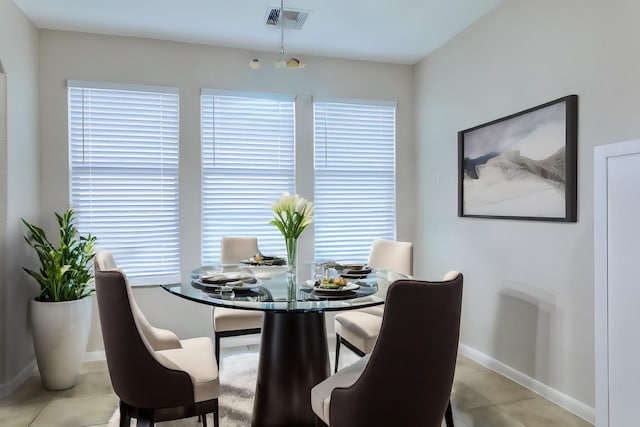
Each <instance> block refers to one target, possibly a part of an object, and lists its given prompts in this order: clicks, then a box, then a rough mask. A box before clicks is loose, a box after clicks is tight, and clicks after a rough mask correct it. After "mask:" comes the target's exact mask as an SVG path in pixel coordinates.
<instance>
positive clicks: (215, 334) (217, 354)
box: [213, 331, 220, 365]
mask: <svg viewBox="0 0 640 427" xmlns="http://www.w3.org/2000/svg"><path fill="white" fill-rule="evenodd" d="M213 335H214V336H215V337H216V363H217V364H218V365H219V364H220V336H219V335H218V334H217V333H216V332H215V331H213Z"/></svg>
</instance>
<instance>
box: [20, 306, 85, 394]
mask: <svg viewBox="0 0 640 427" xmlns="http://www.w3.org/2000/svg"><path fill="white" fill-rule="evenodd" d="M91 308H92V301H91V298H90V297H87V298H82V299H80V300H76V301H64V302H40V301H35V300H32V301H31V323H32V326H33V346H34V348H35V351H36V360H37V362H38V370H39V371H40V376H41V378H42V384H43V385H44V386H45V388H47V389H49V390H65V389H67V388H71V387H73V386H74V385H75V384H76V380H77V379H78V372H79V370H80V363H81V362H82V356H83V354H84V352H85V351H86V349H87V341H88V340H89V328H90V326H91Z"/></svg>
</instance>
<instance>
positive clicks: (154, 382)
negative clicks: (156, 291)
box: [94, 251, 220, 427]
mask: <svg viewBox="0 0 640 427" xmlns="http://www.w3.org/2000/svg"><path fill="white" fill-rule="evenodd" d="M94 266H95V286H96V296H97V301H98V311H99V314H100V325H101V328H102V337H103V341H104V349H105V354H106V358H107V366H108V369H109V376H110V378H111V384H112V386H113V390H114V392H115V393H116V395H117V396H118V397H119V399H120V426H121V427H122V426H128V425H129V424H130V422H131V418H135V419H136V420H137V425H138V426H140V427H145V426H153V425H154V423H155V422H159V421H169V420H176V419H181V418H187V417H194V416H198V417H199V418H200V420H201V422H202V424H203V426H205V427H206V424H207V420H206V414H208V413H213V422H214V426H215V427H218V425H219V416H218V396H219V394H220V381H219V378H218V365H217V362H216V359H215V355H214V351H213V345H212V343H211V340H210V339H209V338H208V337H201V338H191V339H185V340H181V341H180V340H178V342H177V347H172V348H165V349H162V350H156V349H154V348H153V346H152V344H151V342H150V341H148V340H147V338H146V337H147V335H146V334H148V333H149V331H152V332H158V331H163V330H160V329H157V328H153V327H151V329H150V330H149V329H145V328H146V327H147V326H143V325H145V321H146V319H145V318H144V316H143V315H142V312H141V311H139V308H138V307H137V304H136V303H135V299H134V298H133V294H132V292H131V287H130V285H129V281H128V280H127V276H126V274H125V273H124V272H123V271H122V270H121V269H119V268H117V266H115V262H114V260H113V257H112V255H111V254H110V253H109V252H107V251H99V252H98V253H97V254H96V256H95V263H94ZM142 319H144V320H142ZM147 323H148V322H147ZM148 326H150V325H148ZM145 331H146V333H145ZM168 332H170V331H168ZM160 335H161V337H162V336H170V335H175V334H173V333H171V334H166V333H161V334H160ZM161 341H162V342H163V344H162V346H167V345H169V344H168V343H169V342H172V343H173V344H174V345H175V344H176V343H175V341H174V340H173V336H171V339H170V340H167V341H164V340H161ZM156 344H157V343H156Z"/></svg>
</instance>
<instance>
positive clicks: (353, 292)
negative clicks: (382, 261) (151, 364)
mask: <svg viewBox="0 0 640 427" xmlns="http://www.w3.org/2000/svg"><path fill="white" fill-rule="evenodd" d="M218 272H224V273H225V274H226V275H227V278H230V279H238V281H233V282H227V283H228V284H225V283H223V284H214V283H207V282H206V281H203V280H201V278H202V277H204V276H205V275H209V276H211V275H213V276H215V275H216V273H218ZM234 275H235V276H234ZM247 276H249V277H247ZM256 276H257V277H259V278H256ZM269 276H270V275H269V274H265V273H264V271H262V272H260V274H255V275H253V274H251V272H247V271H245V270H244V269H237V270H236V269H234V267H233V266H228V265H227V266H223V267H221V266H203V267H200V268H198V269H197V270H194V271H193V272H192V273H191V280H190V281H188V282H185V283H181V284H173V285H162V287H163V288H164V289H165V290H167V291H168V292H170V293H172V294H174V295H177V296H180V297H182V298H185V299H188V300H191V301H195V302H198V303H202V304H208V305H213V306H218V307H228V308H236V309H244V310H259V311H272V312H307V311H336V310H348V309H355V308H364V307H372V306H375V305H380V304H383V303H384V301H385V298H386V294H387V289H388V287H389V285H390V284H391V283H392V282H394V281H395V280H398V279H403V278H407V277H408V276H405V275H403V274H400V273H396V272H393V271H389V270H375V269H372V270H371V273H370V274H368V275H366V276H365V277H358V278H348V279H347V285H346V286H345V287H344V289H346V290H322V289H319V288H318V287H317V286H315V284H314V282H313V281H312V280H303V279H297V280H295V283H294V281H293V279H295V278H296V276H288V275H287V274H286V273H284V274H280V273H278V274H277V275H275V276H274V277H269ZM243 280H244V281H243ZM290 282H291V283H292V284H294V285H295V298H294V297H293V295H292V294H291V297H290V296H289V295H290V292H289V289H290V288H289V284H290Z"/></svg>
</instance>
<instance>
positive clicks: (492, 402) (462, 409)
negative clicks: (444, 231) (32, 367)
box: [0, 342, 593, 427]
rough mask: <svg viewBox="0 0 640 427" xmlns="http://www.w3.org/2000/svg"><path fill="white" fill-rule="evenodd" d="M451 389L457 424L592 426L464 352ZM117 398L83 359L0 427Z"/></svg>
mask: <svg viewBox="0 0 640 427" xmlns="http://www.w3.org/2000/svg"><path fill="white" fill-rule="evenodd" d="M331 344H333V343H332V342H330V345H331ZM244 351H257V346H248V347H246V346H245V347H232V348H223V349H222V355H221V357H225V356H228V355H231V354H237V353H239V352H244ZM344 353H345V356H347V354H346V353H347V351H345V352H344ZM341 359H342V358H341ZM345 359H348V356H347V357H345ZM341 365H342V363H341ZM453 388H454V390H453V394H452V402H453V413H454V419H455V425H456V427H543V426H544V427H548V426H558V427H593V425H592V424H590V423H588V422H586V421H585V420H583V419H581V418H579V417H577V416H575V415H573V414H571V413H570V412H568V411H566V410H564V409H562V408H560V407H559V406H557V405H555V404H553V403H551V402H549V401H548V400H545V399H543V398H541V397H540V396H538V395H537V394H535V393H533V392H532V391H529V390H527V389H525V388H523V387H521V386H519V385H518V384H516V383H514V382H512V381H510V380H508V379H506V378H504V377H502V376H500V375H498V374H496V373H494V372H492V371H490V370H488V369H486V368H484V367H483V366H481V365H478V364H477V363H475V362H473V361H471V360H469V359H467V358H465V357H462V356H460V357H459V359H458V364H457V368H456V376H455V381H454V386H453ZM117 402H118V399H117V398H116V396H115V395H114V394H113V390H112V389H111V384H110V382H109V375H108V373H107V367H106V363H105V362H104V361H97V362H85V363H84V364H83V366H82V370H81V374H80V379H79V383H78V385H77V386H76V387H74V388H72V389H70V390H65V391H59V392H51V391H47V390H45V389H43V388H42V386H41V384H40V380H39V377H38V375H37V374H34V375H32V376H31V377H30V378H29V380H27V381H26V382H25V383H24V384H23V385H22V386H20V387H19V388H18V389H17V390H16V391H15V392H14V393H13V394H11V395H9V396H7V397H5V398H2V399H0V426H3V427H23V426H25V427H26V426H31V427H58V426H59V427H81V426H94V427H106V423H107V422H108V420H109V418H111V415H112V414H113V411H114V409H115V408H116V405H117ZM443 425H444V424H443ZM221 427H224V426H221Z"/></svg>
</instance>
